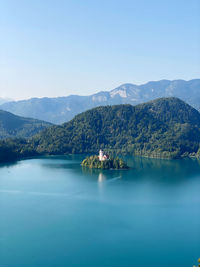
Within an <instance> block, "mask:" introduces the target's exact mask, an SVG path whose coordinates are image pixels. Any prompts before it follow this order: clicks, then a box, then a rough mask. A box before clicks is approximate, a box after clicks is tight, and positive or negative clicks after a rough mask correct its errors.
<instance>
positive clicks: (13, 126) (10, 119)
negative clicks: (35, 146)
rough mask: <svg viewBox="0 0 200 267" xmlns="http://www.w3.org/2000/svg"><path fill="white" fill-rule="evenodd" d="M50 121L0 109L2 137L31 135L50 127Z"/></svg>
mask: <svg viewBox="0 0 200 267" xmlns="http://www.w3.org/2000/svg"><path fill="white" fill-rule="evenodd" d="M50 125H51V124H50V123H48V122H44V121H40V120H36V119H31V118H23V117H19V116H16V115H14V114H12V113H10V112H6V111H3V110H0V139H4V138H10V137H24V138H27V137H31V136H33V135H35V134H37V133H38V132H40V131H41V130H43V129H45V128H46V127H49V126H50Z"/></svg>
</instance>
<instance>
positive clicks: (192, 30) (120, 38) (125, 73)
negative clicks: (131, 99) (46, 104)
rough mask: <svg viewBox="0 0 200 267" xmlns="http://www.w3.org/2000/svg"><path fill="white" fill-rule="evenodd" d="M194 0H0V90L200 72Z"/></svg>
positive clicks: (75, 89)
mask: <svg viewBox="0 0 200 267" xmlns="http://www.w3.org/2000/svg"><path fill="white" fill-rule="evenodd" d="M199 14H200V1H199V0H190V1H189V0H185V1H183V0H173V1H171V0H166V1H160V0H151V1H150V0H140V1H139V0H137V1H135V0H132V1H128V0H124V1H118V0H115V1H113V0H111V1H109V0H107V1H104V0H101V1H96V0H82V1H78V0H77V1H76V0H73V1H68V0H65V1H64V0H63V1H61V0H56V1H51V0H42V1H41V0H34V1H27V0H24V1H22V0H17V1H16V0H13V1H11V0H3V1H2V0H0V33H1V34H0V97H11V98H14V99H23V98H30V97H43V96H49V97H54V96H63V95H69V94H80V95H88V94H92V93H95V92H98V91H101V90H110V89H112V88H115V87H117V86H118V85H120V84H122V83H127V82H128V83H136V84H141V83H145V82H147V81H150V80H161V79H170V80H172V79H186V80H189V79H193V78H200V16H199Z"/></svg>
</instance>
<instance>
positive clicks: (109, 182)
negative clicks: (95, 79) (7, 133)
mask: <svg viewBox="0 0 200 267" xmlns="http://www.w3.org/2000/svg"><path fill="white" fill-rule="evenodd" d="M81 159H82V157H81V156H66V157H64V156H62V157H46V158H45V157H44V158H41V159H31V160H25V161H19V162H17V163H15V164H8V165H1V166H0V266H1V267H18V266H19V267H70V266H84V267H85V266H87V267H98V266H101V267H107V266H109V267H110V266H114V267H118V266H123V267H124V266H135V267H141V266H153V267H156V266H167V267H170V266H172V267H173V266H176V267H177V266H181V267H189V266H193V264H196V261H197V259H198V258H199V257H200V162H198V161H197V160H191V159H185V160H174V161H170V160H158V159H154V160H153V159H145V158H133V157H127V158H126V160H127V162H128V164H129V165H131V166H132V169H130V170H124V171H114V170H107V171H100V170H88V169H82V168H81V166H80V162H81Z"/></svg>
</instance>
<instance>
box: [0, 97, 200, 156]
mask: <svg viewBox="0 0 200 267" xmlns="http://www.w3.org/2000/svg"><path fill="white" fill-rule="evenodd" d="M23 142H24V143H23ZM2 147H3V148H4V151H6V149H7V154H9V153H11V155H14V156H15V155H16V157H26V156H31V155H36V154H54V155H55V154H71V153H97V152H98V151H99V149H100V148H101V149H103V150H106V151H107V152H109V154H111V153H131V154H135V155H142V156H147V157H163V158H179V157H183V156H199V157H200V113H199V112H198V111H197V110H195V109H193V108H192V107H191V106H189V105H188V104H186V103H184V102H183V101H182V100H179V99H177V98H163V99H157V100H154V101H151V102H148V103H145V104H140V105H138V106H131V105H117V106H104V107H97V108H94V109H91V110H88V111H86V112H84V113H82V114H79V115H77V116H76V117H75V118H74V119H73V120H71V121H70V122H68V123H65V124H63V125H61V126H51V127H49V128H47V129H45V130H43V131H42V132H41V133H39V134H37V135H36V136H34V137H32V138H30V139H29V140H28V141H25V140H23V141H22V140H21V141H20V140H18V141H17V143H16V141H9V142H8V141H7V142H6V141H5V142H3V143H2V142H1V143H0V150H1V149H2ZM3 153H4V152H3ZM1 154H2V152H1Z"/></svg>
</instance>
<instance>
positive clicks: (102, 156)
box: [99, 149, 109, 161]
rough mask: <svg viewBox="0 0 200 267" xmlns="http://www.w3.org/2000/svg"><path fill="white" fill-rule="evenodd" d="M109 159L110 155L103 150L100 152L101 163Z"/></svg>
mask: <svg viewBox="0 0 200 267" xmlns="http://www.w3.org/2000/svg"><path fill="white" fill-rule="evenodd" d="M108 159H109V155H107V154H105V155H104V153H103V150H101V149H100V150H99V160H100V161H104V160H108Z"/></svg>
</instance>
